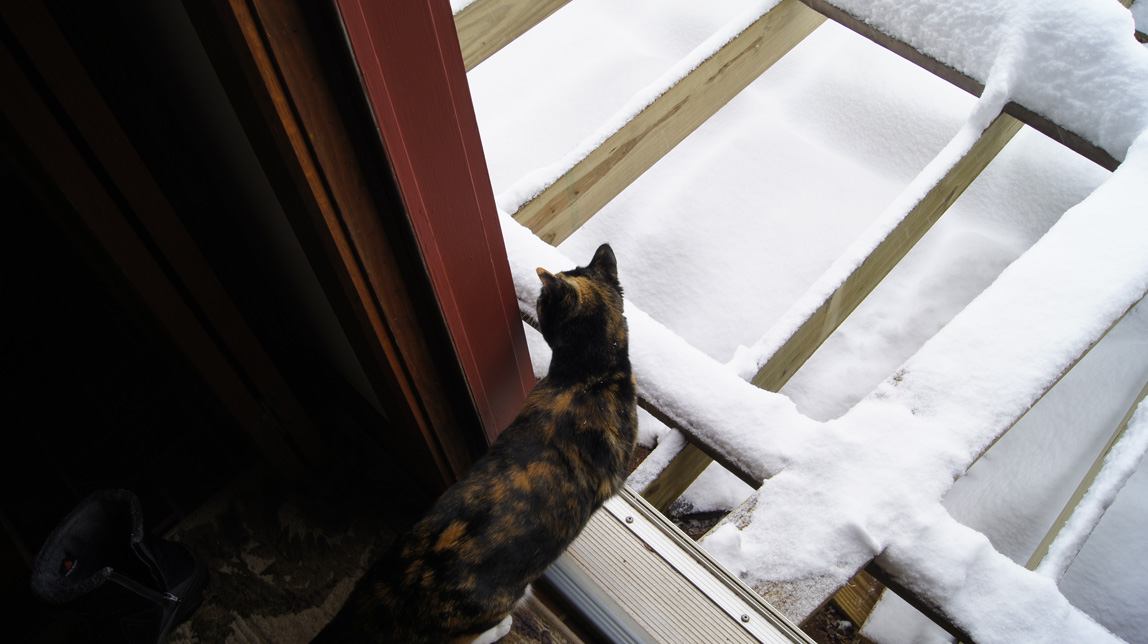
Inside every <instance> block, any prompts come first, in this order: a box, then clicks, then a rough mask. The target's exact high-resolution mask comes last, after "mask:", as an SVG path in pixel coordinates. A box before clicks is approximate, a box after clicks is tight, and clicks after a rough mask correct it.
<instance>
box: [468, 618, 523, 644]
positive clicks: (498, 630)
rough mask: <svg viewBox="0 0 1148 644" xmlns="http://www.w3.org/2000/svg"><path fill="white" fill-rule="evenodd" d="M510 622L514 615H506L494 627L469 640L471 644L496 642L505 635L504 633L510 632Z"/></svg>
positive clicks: (512, 621)
mask: <svg viewBox="0 0 1148 644" xmlns="http://www.w3.org/2000/svg"><path fill="white" fill-rule="evenodd" d="M512 623H514V616H513V615H507V616H506V617H504V618H503V619H502V621H501V622H499V623H498V624H496V625H495V626H494V628H492V629H490V630H489V631H486V632H485V633H483V634H482V635H479V636H478V638H477V639H475V640H474V641H473V642H471V644H493V643H494V642H497V641H498V640H500V639H502V638H504V637H506V634H507V633H509V632H510V625H511V624H512Z"/></svg>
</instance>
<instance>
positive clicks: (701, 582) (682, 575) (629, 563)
mask: <svg viewBox="0 0 1148 644" xmlns="http://www.w3.org/2000/svg"><path fill="white" fill-rule="evenodd" d="M545 577H546V580H547V581H548V582H549V583H550V584H551V585H552V586H553V587H554V588H555V590H556V591H557V592H558V593H559V594H560V595H562V596H563V598H564V599H565V600H566V601H567V602H569V603H570V604H571V605H572V606H574V607H575V608H576V609H577V610H579V611H580V612H581V613H582V615H583V617H584V618H585V619H586V620H587V621H588V622H589V623H590V624H592V625H593V626H594V627H595V628H596V629H597V630H599V631H600V632H601V633H603V634H604V635H605V636H606V637H607V638H608V639H609V640H610V641H612V642H615V643H618V644H695V643H696V644H713V643H716V642H731V643H732V642H738V643H740V642H747V643H753V642H767V643H769V644H789V643H791V642H801V643H803V644H812V643H813V640H811V639H809V638H808V637H807V636H806V635H805V634H804V633H802V632H801V630H800V629H798V628H797V627H796V626H794V625H793V624H792V623H791V622H790V621H789V620H788V619H786V618H785V617H784V616H783V615H782V614H781V613H780V612H779V611H777V610H776V609H775V608H773V607H772V606H770V605H769V604H768V603H766V601H765V600H764V599H762V598H761V596H759V595H758V594H757V593H755V592H753V590H751V589H750V588H749V587H748V586H746V585H745V583H743V582H742V581H741V580H740V579H738V578H736V577H734V576H733V575H731V574H729V572H728V571H726V569H725V568H723V567H722V566H721V565H720V564H718V563H717V562H716V561H714V559H713V558H712V557H710V556H709V555H708V554H706V552H705V551H703V550H702V549H701V548H700V547H699V546H698V545H697V544H696V543H694V541H693V540H692V539H690V538H689V537H687V536H686V535H685V534H684V533H682V531H681V530H679V529H678V528H677V526H675V525H674V524H672V523H670V521H669V520H668V519H666V518H665V517H664V516H662V514H661V513H659V512H658V511H657V510H655V509H654V508H653V507H652V506H650V504H648V503H646V501H645V500H644V499H642V498H641V497H640V496H638V495H637V494H635V493H633V492H632V491H630V490H629V489H628V488H626V489H624V490H623V491H622V493H620V494H618V495H617V496H615V497H614V498H612V499H610V500H609V501H607V502H606V504H605V505H604V506H603V507H602V509H601V510H599V511H598V512H597V513H595V514H594V516H593V517H592V518H591V519H590V523H589V525H587V526H586V529H585V530H583V531H582V534H581V535H579V536H578V538H577V539H576V540H575V541H574V543H573V544H571V546H570V548H569V549H568V550H567V551H566V554H564V555H562V557H561V558H560V559H559V560H558V561H557V562H555V563H554V565H553V566H551V567H550V569H549V570H548V571H547V572H546V575H545Z"/></svg>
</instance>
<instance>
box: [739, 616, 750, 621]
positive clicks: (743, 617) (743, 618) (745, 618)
mask: <svg viewBox="0 0 1148 644" xmlns="http://www.w3.org/2000/svg"><path fill="white" fill-rule="evenodd" d="M741 621H743V622H748V621H749V615H742V616H741Z"/></svg>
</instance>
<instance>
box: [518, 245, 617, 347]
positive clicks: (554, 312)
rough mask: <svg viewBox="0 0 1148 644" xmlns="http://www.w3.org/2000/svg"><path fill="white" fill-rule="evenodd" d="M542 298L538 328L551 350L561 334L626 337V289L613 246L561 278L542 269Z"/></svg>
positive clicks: (565, 272) (596, 252)
mask: <svg viewBox="0 0 1148 644" xmlns="http://www.w3.org/2000/svg"><path fill="white" fill-rule="evenodd" d="M538 277H539V278H540V279H541V280H542V294H541V295H540V296H539V297H538V324H539V327H540V328H541V330H542V336H543V337H544V338H546V341H547V343H549V344H550V346H552V347H553V346H554V343H555V340H556V339H557V338H558V337H559V335H560V334H570V333H577V334H578V335H585V334H587V333H590V332H591V331H595V332H602V333H606V334H607V335H611V334H613V335H618V334H620V335H621V336H622V339H623V340H624V339H625V338H624V336H625V333H626V329H625V319H624V318H623V317H622V285H621V284H620V283H619V282H618V263H617V260H616V259H615V257H614V251H613V249H611V248H610V245H609V244H602V245H601V246H599V247H598V250H597V251H595V253H594V258H593V259H591V260H590V263H589V264H587V265H585V266H579V267H578V268H573V269H571V270H568V271H563V272H561V273H558V274H551V273H550V272H549V271H547V270H546V269H544V268H539V269H538Z"/></svg>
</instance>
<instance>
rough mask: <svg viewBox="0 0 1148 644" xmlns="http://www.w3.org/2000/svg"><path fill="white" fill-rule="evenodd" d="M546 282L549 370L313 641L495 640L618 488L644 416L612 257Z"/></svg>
mask: <svg viewBox="0 0 1148 644" xmlns="http://www.w3.org/2000/svg"><path fill="white" fill-rule="evenodd" d="M538 276H539V279H541V280H542V294H541V296H539V298H538V306H537V315H538V325H539V328H540V330H541V331H542V336H543V338H545V340H546V342H547V344H549V345H550V348H551V349H552V350H553V357H552V358H551V362H550V368H549V372H548V373H547V375H546V377H545V378H543V379H542V380H540V381H538V384H537V385H535V387H534V389H533V390H532V391H531V392H530V395H529V396H527V398H526V402H525V403H524V404H523V406H522V409H521V410H520V411H519V412H518V415H517V417H516V418H515V419H514V421H513V422H512V423H511V424H510V426H509V427H507V428H506V430H505V431H503V432H502V434H501V435H500V436H499V437H498V439H497V440H495V441H494V443H493V444H491V446H490V448H489V449H488V450H487V452H486V454H484V455H483V456H482V457H481V458H479V459H478V460H477V461H476V462H475V464H474V466H473V467H472V468H471V470H470V472H469V473H468V474H467V475H466V476H465V477H464V478H463V479H462V480H461V481H459V482H458V483H456V484H455V485H454V486H452V487H451V488H450V489H449V490H447V491H446V492H445V493H444V494H443V495H442V496H441V497H440V498H439V499H438V501H436V502H435V504H434V505H433V507H432V508H431V509H430V511H429V512H428V513H427V514H426V516H424V517H423V518H422V519H421V520H419V521H418V522H417V523H416V524H415V525H414V527H412V528H411V530H410V531H409V532H408V533H407V534H406V535H404V536H403V537H401V538H399V539H398V540H397V541H396V542H395V545H394V546H393V547H392V549H391V550H390V551H389V552H388V554H387V555H385V556H384V557H383V558H382V559H381V560H380V561H379V562H378V563H376V564H375V565H374V566H372V567H371V569H370V570H368V572H367V573H366V575H365V576H364V577H363V579H362V580H360V581H359V583H358V584H357V585H356V587H355V590H354V591H353V592H352V594H351V596H350V598H349V599H348V600H347V602H346V604H345V605H344V606H343V608H342V609H341V610H340V612H339V614H338V615H336V617H335V619H334V620H333V621H332V622H331V623H330V624H329V625H328V626H327V627H326V628H325V629H324V630H323V631H322V632H321V633H320V634H319V636H318V637H317V638H316V639H315V640H313V642H312V644H325V643H332V644H333V643H335V642H339V643H341V644H359V643H362V644H365V643H367V642H370V643H372V644H376V643H380V642H394V643H398V642H402V643H404V644H422V643H427V644H430V643H434V644H443V643H447V642H449V643H457V644H463V643H466V644H489V643H490V642H494V641H497V640H498V639H500V638H501V637H503V636H504V635H506V633H507V632H509V630H510V626H511V619H512V618H511V613H512V612H513V611H514V609H515V608H516V607H517V605H518V604H519V603H520V601H522V600H523V598H524V596H525V593H526V592H527V590H528V586H529V585H530V583H531V582H533V581H535V580H536V579H538V577H540V576H541V575H542V573H543V572H544V571H545V570H546V568H547V567H548V566H549V565H550V564H551V563H553V562H554V560H555V559H557V558H558V557H559V555H561V554H562V552H563V551H565V550H566V547H567V546H568V545H570V542H572V541H573V540H574V538H575V537H577V536H578V534H579V532H581V530H582V529H583V528H584V527H585V526H586V523H587V522H588V521H589V519H590V515H591V514H593V512H594V511H595V510H596V509H598V507H599V506H601V505H602V503H603V502H604V501H605V500H606V499H608V498H610V497H611V496H612V495H614V494H615V493H616V492H617V491H618V490H619V489H620V488H621V486H622V484H623V482H624V480H625V476H626V468H627V463H628V461H629V459H630V455H631V453H632V451H633V449H634V444H635V442H636V440H637V433H638V420H637V407H636V402H637V390H636V385H635V384H634V376H633V373H632V371H631V368H630V359H629V340H628V329H627V325H626V319H625V317H624V316H623V315H622V287H621V284H620V283H619V282H618V267H617V262H616V259H615V256H614V251H613V250H612V249H611V248H610V246H609V245H608V244H603V245H602V246H600V247H599V248H598V250H597V251H596V252H595V253H594V257H593V259H592V260H591V261H590V263H589V264H587V265H586V266H584V267H578V268H574V269H572V270H568V271H565V272H562V273H558V274H557V275H554V274H551V273H550V272H548V271H546V270H545V269H542V268H539V269H538Z"/></svg>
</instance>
